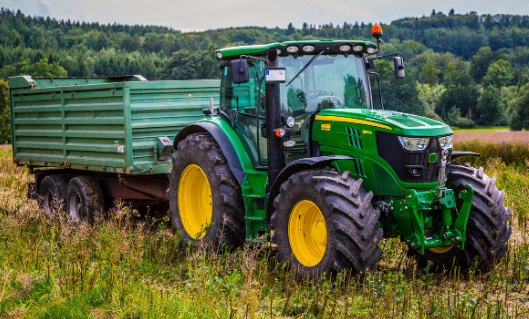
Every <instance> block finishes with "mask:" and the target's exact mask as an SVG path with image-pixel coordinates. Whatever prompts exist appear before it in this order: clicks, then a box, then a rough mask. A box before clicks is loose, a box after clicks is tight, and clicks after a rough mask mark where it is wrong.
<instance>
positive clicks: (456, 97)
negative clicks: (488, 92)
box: [435, 74, 479, 119]
mask: <svg viewBox="0 0 529 319" xmlns="http://www.w3.org/2000/svg"><path fill="white" fill-rule="evenodd" d="M449 83H450V84H449V85H448V87H447V88H446V90H445V91H444V92H443V94H442V95H441V98H440V100H439V104H437V105H436V107H435V112H436V113H437V114H439V115H440V116H441V117H442V118H444V119H446V116H447V115H448V112H449V111H450V110H452V108H453V107H456V108H458V109H459V110H460V114H459V115H460V116H464V117H472V116H473V112H474V111H475V110H476V106H477V104H478V97H479V91H478V89H477V87H476V85H475V84H474V81H473V80H472V78H471V77H470V76H469V75H468V74H463V75H461V76H460V77H458V78H456V79H454V80H450V81H449Z"/></svg>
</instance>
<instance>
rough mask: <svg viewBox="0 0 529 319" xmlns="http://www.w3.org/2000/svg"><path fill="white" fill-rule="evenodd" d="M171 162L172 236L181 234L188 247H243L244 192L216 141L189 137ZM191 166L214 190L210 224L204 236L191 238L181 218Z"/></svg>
mask: <svg viewBox="0 0 529 319" xmlns="http://www.w3.org/2000/svg"><path fill="white" fill-rule="evenodd" d="M172 161H173V167H172V169H171V170H170V171H169V173H168V177H169V190H168V193H167V194H168V197H169V215H170V216H169V217H171V222H172V226H173V233H176V232H177V231H181V232H182V234H183V235H182V236H183V240H184V242H186V243H194V242H202V243H206V244H210V245H213V246H217V245H218V244H226V245H227V246H228V247H231V248H234V247H238V246H240V245H242V244H243V243H244V240H245V219H244V203H243V200H242V193H241V188H240V186H239V184H238V182H237V180H236V179H235V176H234V175H233V173H232V171H231V169H230V167H229V166H228V163H227V160H226V158H225V157H224V154H223V153H222V150H221V149H220V147H219V145H218V144H217V142H216V141H215V139H214V138H213V137H212V136H211V135H209V134H207V133H196V134H191V135H189V136H187V137H186V138H185V139H184V140H182V141H180V143H179V144H178V150H177V151H176V152H174V153H173V156H172ZM190 165H196V166H198V167H200V169H201V170H202V171H203V173H204V175H205V176H206V178H207V181H208V183H209V185H210V189H211V205H212V212H211V222H210V224H209V226H208V227H207V229H204V231H203V232H202V233H201V234H198V233H196V234H189V233H188V232H187V231H186V229H185V227H184V224H183V223H182V218H181V216H180V214H181V212H180V208H179V202H178V196H179V185H180V180H181V177H182V174H183V173H184V170H185V169H186V168H187V167H188V166H190ZM182 212H184V210H183V211H182ZM199 236H203V237H199ZM197 237H198V238H197Z"/></svg>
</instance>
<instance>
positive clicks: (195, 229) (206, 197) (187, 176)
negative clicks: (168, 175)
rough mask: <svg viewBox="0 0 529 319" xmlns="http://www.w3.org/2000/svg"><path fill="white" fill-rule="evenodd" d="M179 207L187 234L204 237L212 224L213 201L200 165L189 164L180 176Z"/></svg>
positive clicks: (196, 237)
mask: <svg viewBox="0 0 529 319" xmlns="http://www.w3.org/2000/svg"><path fill="white" fill-rule="evenodd" d="M178 209H179V213H180V220H181V221H182V225H184V229H185V230H186V232H187V234H188V235H189V236H191V237H192V238H194V239H200V238H202V237H204V236H205V235H206V232H207V229H206V228H207V227H208V225H209V224H211V216H212V214H213V202H212V199H211V187H210V186H209V182H208V178H207V177H206V174H204V171H203V170H202V169H201V168H200V166H198V165H195V164H191V165H188V166H187V167H186V168H185V169H184V172H183V173H182V176H180V183H179V185H178Z"/></svg>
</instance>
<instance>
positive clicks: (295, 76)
mask: <svg viewBox="0 0 529 319" xmlns="http://www.w3.org/2000/svg"><path fill="white" fill-rule="evenodd" d="M323 52H325V50H323V51H321V52H320V53H318V55H315V56H313V57H312V59H310V60H309V62H308V63H307V64H305V66H304V67H303V68H302V69H301V70H299V72H298V73H297V74H296V75H294V77H293V78H292V80H290V82H288V83H287V85H285V87H287V86H289V85H290V83H292V81H294V80H295V79H296V78H297V77H298V76H299V75H300V74H301V73H303V71H305V69H306V68H307V67H308V66H309V65H310V64H311V63H312V62H314V60H316V59H317V58H318V57H319V56H320V55H322V53H323Z"/></svg>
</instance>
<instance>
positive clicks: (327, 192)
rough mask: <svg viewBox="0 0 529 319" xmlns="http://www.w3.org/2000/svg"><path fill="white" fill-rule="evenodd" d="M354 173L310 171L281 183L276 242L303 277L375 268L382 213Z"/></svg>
mask: <svg viewBox="0 0 529 319" xmlns="http://www.w3.org/2000/svg"><path fill="white" fill-rule="evenodd" d="M361 185H362V180H361V179H359V180H355V179H353V178H352V177H351V176H350V173H349V172H347V171H346V172H344V173H338V172H336V171H327V170H306V171H302V172H299V173H296V174H294V175H292V176H291V177H290V178H289V179H288V180H287V181H286V182H284V183H283V184H282V185H281V189H280V194H279V195H278V196H277V197H276V198H275V200H274V208H275V212H274V213H273V215H272V217H271V223H272V225H273V226H274V229H275V231H274V235H273V241H274V242H275V244H276V245H277V250H278V253H277V258H278V259H279V260H280V261H285V262H288V263H289V264H290V266H291V267H293V268H294V270H295V272H296V273H297V274H298V275H299V276H300V277H304V276H309V277H317V276H319V274H321V273H323V272H325V273H326V274H330V273H339V272H341V271H343V270H347V271H348V272H349V273H348V275H352V276H356V275H359V274H361V273H362V272H364V271H365V270H366V269H367V268H373V267H374V265H375V263H376V262H377V261H378V259H379V258H380V256H381V254H382V250H381V249H380V247H379V246H378V243H379V242H380V240H381V239H382V235H383V231H382V229H381V228H379V227H378V226H377V221H378V218H379V215H380V213H379V211H378V210H375V209H374V208H373V206H372V204H371V199H372V198H373V193H371V192H366V191H365V190H364V189H363V188H362V186H361Z"/></svg>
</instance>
